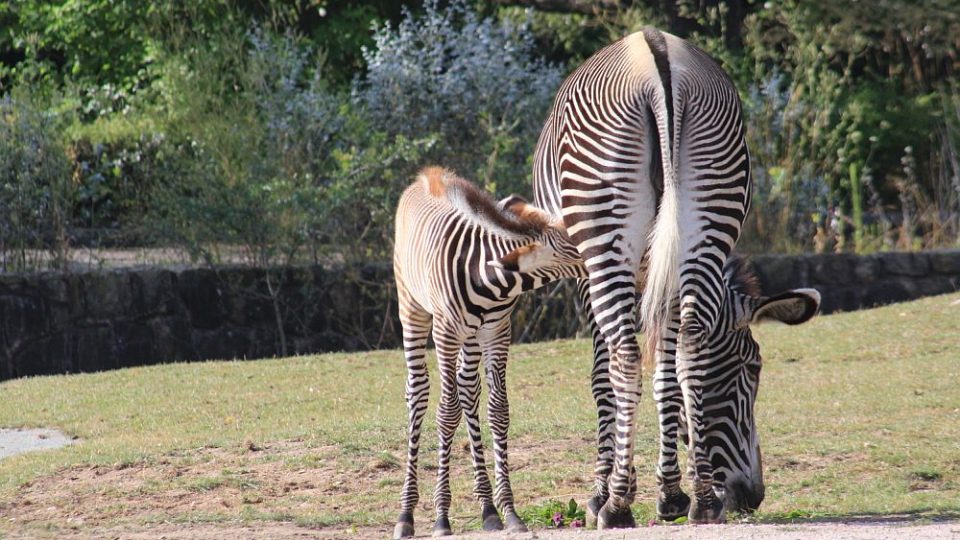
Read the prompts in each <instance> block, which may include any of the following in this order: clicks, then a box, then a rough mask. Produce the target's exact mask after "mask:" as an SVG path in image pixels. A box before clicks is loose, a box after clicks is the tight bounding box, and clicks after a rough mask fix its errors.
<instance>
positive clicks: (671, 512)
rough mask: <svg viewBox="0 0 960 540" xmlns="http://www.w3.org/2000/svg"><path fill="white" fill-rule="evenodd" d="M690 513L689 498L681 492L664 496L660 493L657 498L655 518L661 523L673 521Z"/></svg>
mask: <svg viewBox="0 0 960 540" xmlns="http://www.w3.org/2000/svg"><path fill="white" fill-rule="evenodd" d="M688 512H690V497H689V496H688V495H687V494H686V493H684V492H682V491H678V492H676V493H671V494H670V495H665V494H664V493H663V492H662V491H661V492H660V495H658V496H657V517H658V518H660V519H662V520H663V521H674V520H676V519H677V518H681V517H684V516H686V515H687V513H688Z"/></svg>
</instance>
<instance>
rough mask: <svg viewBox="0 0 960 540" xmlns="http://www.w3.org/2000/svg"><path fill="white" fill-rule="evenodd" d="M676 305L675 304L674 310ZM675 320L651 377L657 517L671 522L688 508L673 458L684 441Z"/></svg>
mask: <svg viewBox="0 0 960 540" xmlns="http://www.w3.org/2000/svg"><path fill="white" fill-rule="evenodd" d="M678 309H679V307H678V306H675V307H674V310H675V311H676V310H678ZM679 324H680V323H679V321H677V320H674V321H673V323H672V325H668V327H667V330H666V332H665V335H664V336H663V338H662V339H661V340H660V346H659V353H658V354H657V359H656V373H655V375H654V379H653V394H654V400H655V401H656V403H657V416H658V418H659V424H660V457H659V460H658V461H657V485H658V486H659V488H660V489H659V493H658V494H657V517H658V518H659V519H661V520H663V521H674V520H676V519H678V518H680V517H686V516H687V514H688V513H689V511H690V496H689V495H687V494H686V493H684V492H683V489H681V487H680V480H681V478H682V475H681V469H680V465H679V463H678V461H677V439H678V438H682V439H684V440H686V438H687V436H686V431H685V429H686V428H685V425H684V422H683V411H684V408H683V393H682V392H681V391H680V385H679V383H678V382H677V370H676V350H675V349H676V335H677V331H676V329H677V327H678V326H679Z"/></svg>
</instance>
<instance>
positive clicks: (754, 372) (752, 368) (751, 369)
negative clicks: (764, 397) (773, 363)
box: [746, 362, 763, 377]
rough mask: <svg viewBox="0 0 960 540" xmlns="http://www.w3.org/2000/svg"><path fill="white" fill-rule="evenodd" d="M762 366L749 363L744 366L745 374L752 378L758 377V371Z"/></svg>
mask: <svg viewBox="0 0 960 540" xmlns="http://www.w3.org/2000/svg"><path fill="white" fill-rule="evenodd" d="M762 367H763V366H761V365H760V362H749V363H747V364H746V368H747V372H748V373H750V375H753V376H754V377H759V376H760V370H761V369H762Z"/></svg>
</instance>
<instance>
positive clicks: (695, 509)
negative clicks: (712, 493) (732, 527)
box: [689, 497, 727, 524]
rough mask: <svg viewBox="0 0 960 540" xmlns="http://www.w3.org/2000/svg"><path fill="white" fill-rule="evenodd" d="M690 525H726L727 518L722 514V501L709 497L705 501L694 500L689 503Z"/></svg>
mask: <svg viewBox="0 0 960 540" xmlns="http://www.w3.org/2000/svg"><path fill="white" fill-rule="evenodd" d="M689 519H690V523H704V524H706V523H726V522H727V516H726V514H724V512H723V501H721V500H720V499H718V498H716V497H710V498H709V499H707V500H705V501H700V500H698V499H694V500H693V501H692V502H691V503H690V513H689Z"/></svg>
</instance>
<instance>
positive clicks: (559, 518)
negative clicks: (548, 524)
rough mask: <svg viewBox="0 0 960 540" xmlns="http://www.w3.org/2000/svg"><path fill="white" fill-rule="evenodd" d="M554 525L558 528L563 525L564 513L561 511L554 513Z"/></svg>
mask: <svg viewBox="0 0 960 540" xmlns="http://www.w3.org/2000/svg"><path fill="white" fill-rule="evenodd" d="M553 526H554V527H557V528H560V527H563V514H561V513H560V512H557V513H555V514H553Z"/></svg>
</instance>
